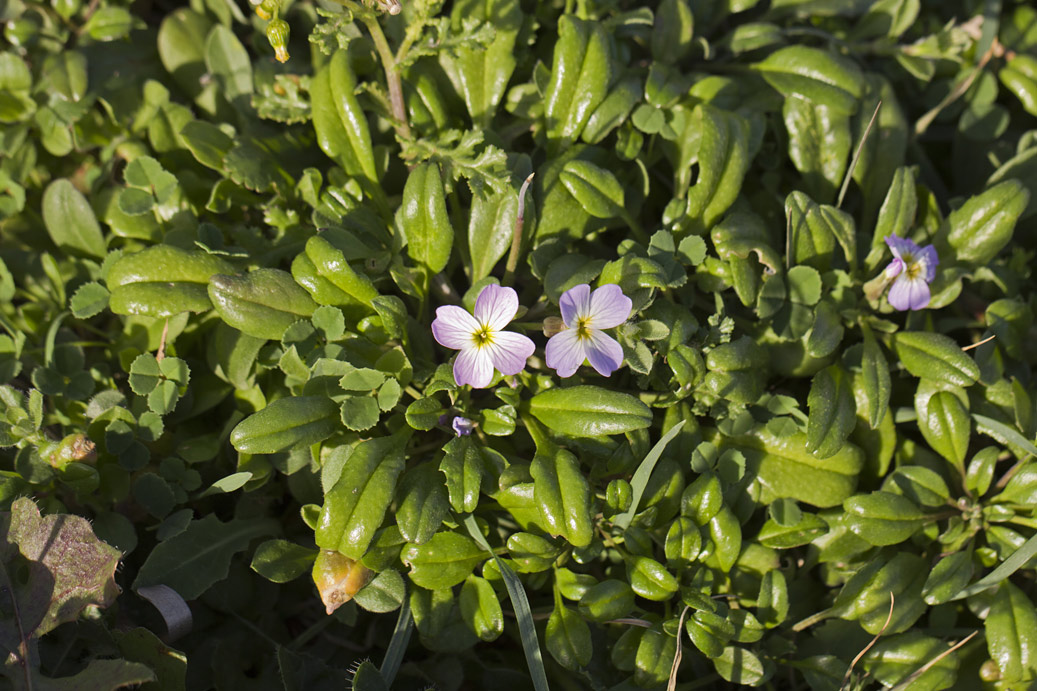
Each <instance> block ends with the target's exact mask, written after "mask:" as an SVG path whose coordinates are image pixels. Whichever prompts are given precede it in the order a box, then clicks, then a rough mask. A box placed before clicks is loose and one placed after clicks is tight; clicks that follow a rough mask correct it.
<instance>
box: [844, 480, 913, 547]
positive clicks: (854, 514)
mask: <svg viewBox="0 0 1037 691" xmlns="http://www.w3.org/2000/svg"><path fill="white" fill-rule="evenodd" d="M843 510H844V511H846V515H847V524H848V525H849V527H850V530H852V531H853V532H854V534H856V535H859V536H860V537H862V538H864V539H865V540H867V541H868V542H869V543H870V544H872V545H880V546H881V545H895V544H897V543H900V542H903V541H904V540H906V539H907V538H909V537H911V535H913V534H914V533H915V531H917V530H918V529H919V528H920V527H921V526H922V523H923V521H924V519H925V514H923V513H922V512H921V510H920V509H919V508H918V507H917V506H916V505H915V504H914V502H912V501H911V500H909V499H907V498H906V497H902V496H900V495H899V494H893V493H891V492H872V493H871V494H859V495H857V496H855V497H850V498H849V499H847V500H846V501H844V502H843Z"/></svg>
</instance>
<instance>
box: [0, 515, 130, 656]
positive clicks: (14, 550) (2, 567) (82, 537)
mask: <svg viewBox="0 0 1037 691" xmlns="http://www.w3.org/2000/svg"><path fill="white" fill-rule="evenodd" d="M0 537H2V539H3V546H4V548H3V552H2V554H0V559H2V562H3V563H2V564H0V579H2V581H3V584H4V587H5V588H6V589H7V599H8V605H7V606H8V607H13V608H14V610H13V612H11V614H10V615H8V616H7V617H5V618H4V621H3V622H2V623H0V632H2V633H3V635H4V637H5V639H6V640H8V641H11V642H13V643H15V644H20V643H21V642H22V641H26V640H28V639H30V638H32V639H34V638H38V637H39V636H42V635H43V634H45V633H47V632H48V631H50V630H52V629H53V628H54V627H56V626H57V625H59V624H62V623H65V622H69V621H75V620H76V619H78V618H79V615H80V614H81V613H82V611H83V610H84V609H86V608H87V607H88V606H90V605H96V606H99V607H108V606H109V605H111V604H112V603H114V602H115V598H116V596H117V595H118V594H119V587H118V586H117V585H116V583H115V569H116V567H117V566H118V565H119V558H120V556H121V554H120V553H119V551H118V550H116V549H115V548H113V547H110V546H108V545H107V544H105V543H104V542H102V541H101V540H99V539H98V538H97V536H96V535H95V534H94V531H93V529H92V528H91V527H90V523H89V522H88V521H87V520H86V519H84V518H81V517H79V516H73V515H68V514H56V515H48V516H41V515H40V511H39V509H38V508H37V507H36V504H35V503H34V502H33V501H32V500H31V499H29V498H27V497H19V498H18V499H15V500H14V502H13V503H12V504H11V510H10V513H5V514H3V515H2V516H0ZM15 557H18V558H19V559H20V560H22V561H21V565H19V564H18V563H15V561H14V559H15ZM25 560H27V561H25ZM16 568H18V569H19V570H21V569H24V571H22V573H17V572H15V569H16ZM8 611H11V610H8ZM12 615H13V616H12Z"/></svg>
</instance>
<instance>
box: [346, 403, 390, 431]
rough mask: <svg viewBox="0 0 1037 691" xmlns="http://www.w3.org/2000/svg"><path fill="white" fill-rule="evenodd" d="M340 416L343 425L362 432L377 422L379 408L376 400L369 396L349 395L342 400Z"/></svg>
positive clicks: (379, 415) (379, 412) (379, 413)
mask: <svg viewBox="0 0 1037 691" xmlns="http://www.w3.org/2000/svg"><path fill="white" fill-rule="evenodd" d="M340 417H341V419H342V424H343V425H345V426H346V427H348V428H349V429H351V430H355V431H357V432H362V431H364V430H368V429H371V428H372V427H374V426H375V425H376V424H378V418H379V417H381V410H380V409H379V407H378V401H377V400H376V399H374V398H372V397H371V396H349V397H347V398H346V400H344V401H342V406H341V408H340Z"/></svg>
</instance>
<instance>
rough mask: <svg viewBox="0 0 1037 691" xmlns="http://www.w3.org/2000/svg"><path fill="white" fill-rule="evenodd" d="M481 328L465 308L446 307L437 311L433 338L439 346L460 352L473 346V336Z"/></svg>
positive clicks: (433, 326) (433, 323) (433, 324)
mask: <svg viewBox="0 0 1037 691" xmlns="http://www.w3.org/2000/svg"><path fill="white" fill-rule="evenodd" d="M479 328H480V327H479V322H477V321H475V317H473V316H472V315H470V314H468V312H466V311H465V310H464V309H463V308H461V307H458V306H457V305H444V306H442V307H440V308H438V309H437V310H436V318H435V320H434V321H433V322H432V336H433V337H434V338H435V339H436V342H437V343H439V345H442V346H446V347H447V348H455V349H458V350H460V349H463V348H467V347H469V346H471V345H472V336H473V334H475V333H476V332H478V331H479Z"/></svg>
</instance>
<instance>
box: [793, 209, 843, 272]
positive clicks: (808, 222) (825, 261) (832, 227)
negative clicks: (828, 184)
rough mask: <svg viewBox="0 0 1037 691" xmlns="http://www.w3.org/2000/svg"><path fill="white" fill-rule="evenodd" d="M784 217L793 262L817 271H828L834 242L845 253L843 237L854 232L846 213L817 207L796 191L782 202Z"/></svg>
mask: <svg viewBox="0 0 1037 691" xmlns="http://www.w3.org/2000/svg"><path fill="white" fill-rule="evenodd" d="M785 215H786V217H787V218H788V219H789V225H788V232H789V236H790V239H789V244H790V248H791V250H792V261H793V263H796V264H806V265H807V266H812V267H814V268H815V269H817V270H818V271H826V270H828V269H829V268H831V262H832V253H833V252H834V250H835V245H836V243H837V242H839V243H840V244H842V245H844V252H845V251H846V249H847V248H846V247H845V245H846V242H847V240H846V237H847V236H852V234H853V233H854V232H855V230H854V225H853V219H852V217H850V216H849V215H848V214H847V213H845V212H843V211H840V210H839V209H836V208H835V207H833V206H827V205H823V204H818V203H817V202H815V201H814V200H813V199H811V198H810V197H809V196H807V195H806V194H804V193H803V192H800V191H798V190H797V191H795V192H792V193H791V194H789V196H788V197H787V198H786V199H785ZM847 254H848V255H849V254H850V253H848V252H847ZM851 263H852V262H851Z"/></svg>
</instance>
